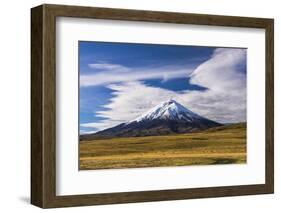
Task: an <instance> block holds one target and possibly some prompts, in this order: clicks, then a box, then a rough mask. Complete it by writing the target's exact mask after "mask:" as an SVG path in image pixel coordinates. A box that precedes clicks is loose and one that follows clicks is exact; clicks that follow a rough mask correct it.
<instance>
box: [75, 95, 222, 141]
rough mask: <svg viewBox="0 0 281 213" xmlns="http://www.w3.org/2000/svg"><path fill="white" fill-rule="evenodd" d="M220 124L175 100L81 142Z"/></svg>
mask: <svg viewBox="0 0 281 213" xmlns="http://www.w3.org/2000/svg"><path fill="white" fill-rule="evenodd" d="M216 126H221V124H219V123H217V122H215V121H212V120H209V119H207V118H204V117H202V116H200V115H198V114H196V113H194V112H192V111H190V110H189V109H187V108H185V107H184V106H183V105H181V104H179V103H178V102H176V101H175V100H172V99H170V100H168V101H166V102H164V103H161V104H159V105H157V106H155V107H154V108H152V109H150V110H149V111H147V112H146V113H144V114H142V115H141V116H139V117H137V118H136V119H134V120H131V121H129V122H126V123H122V124H119V125H117V126H115V127H112V128H108V129H105V130H102V131H99V132H96V133H93V134H89V135H82V136H81V137H80V138H81V140H91V139H97V138H111V137H139V136H150V135H168V134H177V133H189V132H195V131H200V130H205V129H208V128H211V127H216Z"/></svg>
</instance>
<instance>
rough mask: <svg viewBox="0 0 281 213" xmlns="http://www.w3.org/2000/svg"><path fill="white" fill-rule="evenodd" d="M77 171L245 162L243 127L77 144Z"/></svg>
mask: <svg viewBox="0 0 281 213" xmlns="http://www.w3.org/2000/svg"><path fill="white" fill-rule="evenodd" d="M79 146H80V147H79V148H80V151H79V152H80V153H79V161H80V162H79V165H80V169H81V170H88V169H120V168H140V167H168V166H187V165H211V164H232V163H246V124H245V123H240V124H234V125H228V126H222V127H216V128H211V129H208V130H205V131H202V132H197V133H188V134H177V135H165V136H146V137H128V138H111V139H99V140H92V141H81V142H80V144H79Z"/></svg>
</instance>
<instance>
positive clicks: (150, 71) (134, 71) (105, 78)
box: [80, 64, 193, 87]
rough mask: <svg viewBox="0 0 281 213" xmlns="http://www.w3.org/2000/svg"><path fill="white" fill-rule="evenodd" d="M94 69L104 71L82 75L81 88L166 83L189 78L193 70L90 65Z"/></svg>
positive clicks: (168, 67) (165, 67)
mask: <svg viewBox="0 0 281 213" xmlns="http://www.w3.org/2000/svg"><path fill="white" fill-rule="evenodd" d="M89 66H90V67H92V68H98V69H101V70H103V71H102V72H97V73H95V74H88V75H81V76H80V86H81V87H88V86H97V85H108V84H112V83H122V82H130V81H139V80H147V79H163V80H164V81H166V80H169V79H173V78H180V77H184V76H187V75H188V74H190V73H191V72H192V71H193V70H191V69H188V68H186V67H185V68H183V67H177V66H163V67H156V68H155V67H154V68H149V67H145V68H128V67H125V66H122V65H118V64H90V65H89Z"/></svg>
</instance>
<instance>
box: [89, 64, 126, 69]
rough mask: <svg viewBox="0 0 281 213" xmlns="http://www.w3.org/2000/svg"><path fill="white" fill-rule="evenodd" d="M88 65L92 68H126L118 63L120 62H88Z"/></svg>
mask: <svg viewBox="0 0 281 213" xmlns="http://www.w3.org/2000/svg"><path fill="white" fill-rule="evenodd" d="M88 66H89V67H90V68H92V69H100V70H118V71H121V70H123V71H127V70H128V68H127V67H125V66H123V65H120V64H110V63H93V64H88Z"/></svg>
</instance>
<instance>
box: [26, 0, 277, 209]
mask: <svg viewBox="0 0 281 213" xmlns="http://www.w3.org/2000/svg"><path fill="white" fill-rule="evenodd" d="M57 17H73V18H94V19H110V20H126V21H143V22H158V23H177V24H194V25H210V26H230V27H247V28H261V29H265V32H266V33H265V34H266V42H265V43H266V58H265V61H266V73H265V75H266V121H265V122H266V138H265V141H266V148H265V152H266V161H265V162H266V168H265V174H266V177H265V184H258V185H241V186H221V187H208V188H192V189H171V190H158V191H135V192H122V193H103V194H85V195H83V194H81V195H69V196H57V195H56V83H55V82H56V67H55V65H56V40H55V38H56V36H55V35H56V18H57ZM31 27H32V28H31V203H32V204H33V205H36V206H38V207H41V208H53V207H67V206H85V205H100V204H116V203H134V202H150V201H164V200H179V199H191V198H207V197H221V196H237V195H253V194H268V193H273V191H274V143H273V141H274V73H273V72H274V71H273V69H274V32H273V30H274V22H273V19H264V18H248V17H233V16H217V15H199V14H185V13H170V12H155V11H141V10H126V9H109V8H94V7H78V6H63V5H48V4H44V5H41V6H38V7H35V8H32V9H31Z"/></svg>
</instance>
